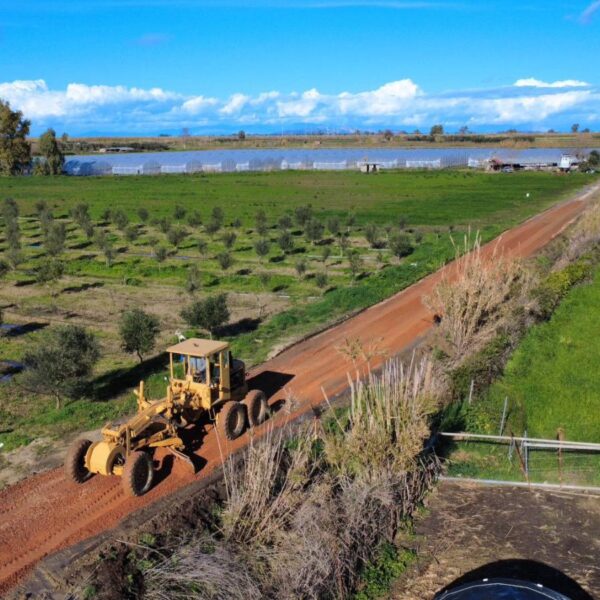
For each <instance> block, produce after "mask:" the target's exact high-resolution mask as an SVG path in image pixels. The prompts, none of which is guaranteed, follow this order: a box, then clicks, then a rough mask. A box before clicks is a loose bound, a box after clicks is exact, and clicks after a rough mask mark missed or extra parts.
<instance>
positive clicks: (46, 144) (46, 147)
mask: <svg viewBox="0 0 600 600" xmlns="http://www.w3.org/2000/svg"><path fill="white" fill-rule="evenodd" d="M39 150H40V154H41V155H42V156H43V157H44V158H45V163H44V164H45V171H46V172H47V174H48V175H60V174H61V173H62V170H63V167H64V164H65V157H64V156H63V153H62V152H61V150H60V146H59V145H58V141H57V140H56V132H55V131H54V129H51V128H50V129H48V130H47V131H46V132H45V133H43V134H42V135H41V136H40V140H39Z"/></svg>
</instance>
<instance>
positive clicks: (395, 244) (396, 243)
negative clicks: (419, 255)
mask: <svg viewBox="0 0 600 600" xmlns="http://www.w3.org/2000/svg"><path fill="white" fill-rule="evenodd" d="M389 248H390V252H391V253H392V254H393V255H394V256H395V257H396V258H398V260H400V259H402V258H404V257H405V256H408V255H409V254H412V253H413V251H414V246H413V244H412V241H411V239H410V236H409V235H408V234H407V233H395V234H393V235H391V236H390V241H389Z"/></svg>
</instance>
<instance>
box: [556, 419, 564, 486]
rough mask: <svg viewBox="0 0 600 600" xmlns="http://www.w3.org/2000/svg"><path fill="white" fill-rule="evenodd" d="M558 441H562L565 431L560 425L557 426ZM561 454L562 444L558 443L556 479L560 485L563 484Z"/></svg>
mask: <svg viewBox="0 0 600 600" xmlns="http://www.w3.org/2000/svg"><path fill="white" fill-rule="evenodd" d="M556 433H557V437H558V441H559V442H562V441H563V440H564V439H565V431H564V429H563V428H562V427H559V428H558V430H557V432H556ZM562 474H563V455H562V446H561V445H560V444H559V445H558V481H559V483H560V485H561V486H562V484H563V476H562Z"/></svg>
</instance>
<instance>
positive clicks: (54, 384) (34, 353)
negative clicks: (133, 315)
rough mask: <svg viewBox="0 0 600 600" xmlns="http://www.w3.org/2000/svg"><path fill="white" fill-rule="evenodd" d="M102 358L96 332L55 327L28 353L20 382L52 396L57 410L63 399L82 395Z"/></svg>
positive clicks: (79, 327)
mask: <svg viewBox="0 0 600 600" xmlns="http://www.w3.org/2000/svg"><path fill="white" fill-rule="evenodd" d="M99 358H100V347H99V344H98V342H97V340H96V337H95V336H94V334H93V333H90V332H88V331H86V330H85V329H84V328H83V327H81V326H79V325H61V326H58V327H54V328H52V329H50V330H49V331H48V332H47V333H45V334H44V335H42V336H40V338H39V341H38V342H37V343H36V344H35V345H33V346H32V347H30V348H29V349H28V350H27V351H26V352H25V355H24V356H23V364H24V366H25V369H24V370H23V373H22V374H21V375H20V382H21V384H22V385H23V387H25V388H26V389H28V390H30V391H32V392H34V393H36V394H41V395H47V396H52V397H53V398H54V399H55V401H56V409H57V410H58V409H60V407H61V402H62V400H63V398H77V397H80V396H81V395H82V394H83V392H84V391H85V388H86V387H87V384H88V382H89V381H88V380H89V377H90V375H91V374H92V372H93V369H94V366H95V364H96V363H97V362H98V359H99Z"/></svg>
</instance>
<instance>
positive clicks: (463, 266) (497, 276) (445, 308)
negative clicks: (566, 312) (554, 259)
mask: <svg viewBox="0 0 600 600" xmlns="http://www.w3.org/2000/svg"><path fill="white" fill-rule="evenodd" d="M460 254H462V256H461V257H460V258H459V255H460ZM450 273H452V275H450V276H446V277H445V278H444V279H443V280H442V282H441V283H440V284H439V285H437V286H436V288H435V289H434V291H433V293H432V295H431V296H428V297H426V298H424V299H423V302H424V303H425V305H426V306H427V307H428V308H429V309H430V310H432V311H433V312H434V313H435V314H438V315H440V316H441V317H442V319H441V322H440V324H439V328H438V336H437V338H438V339H437V343H438V344H439V346H440V347H441V348H442V349H443V350H444V352H445V354H446V355H447V361H448V365H449V366H450V368H453V367H456V366H458V365H460V364H461V362H462V361H463V360H464V358H465V357H466V356H469V355H471V354H473V353H474V352H476V351H477V350H479V349H481V348H482V347H483V346H484V345H485V344H486V343H487V342H489V341H490V340H491V339H492V338H493V337H494V336H495V335H496V334H497V332H498V330H499V329H500V328H501V327H502V326H504V325H507V324H509V320H510V318H511V316H512V314H513V312H514V308H515V307H516V306H519V305H524V304H525V303H526V302H527V298H528V294H529V291H530V289H531V286H532V275H531V273H530V271H529V270H527V269H526V268H524V266H523V264H522V263H521V262H520V261H519V260H516V259H514V258H510V257H507V256H506V255H504V254H502V252H500V251H499V250H498V244H496V245H495V246H494V250H493V252H492V255H491V256H486V255H485V254H484V252H483V251H482V248H481V242H480V238H479V236H476V238H475V240H474V242H473V243H471V242H470V240H469V236H465V239H464V242H463V248H462V249H461V250H460V252H459V251H458V249H457V261H456V267H455V270H454V271H450Z"/></svg>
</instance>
